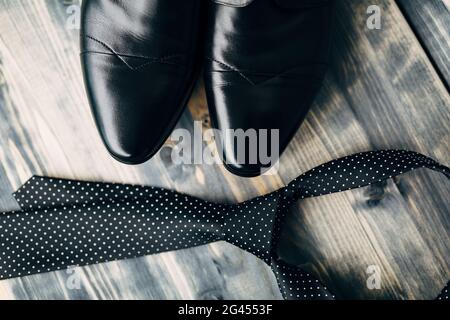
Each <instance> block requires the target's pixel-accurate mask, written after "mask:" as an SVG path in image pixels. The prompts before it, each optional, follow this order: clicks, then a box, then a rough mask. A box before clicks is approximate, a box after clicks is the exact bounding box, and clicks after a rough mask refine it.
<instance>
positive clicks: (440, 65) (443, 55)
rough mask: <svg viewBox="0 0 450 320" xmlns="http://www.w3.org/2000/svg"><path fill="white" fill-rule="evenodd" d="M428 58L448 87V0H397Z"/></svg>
mask: <svg viewBox="0 0 450 320" xmlns="http://www.w3.org/2000/svg"><path fill="white" fill-rule="evenodd" d="M397 2H398V3H399V6H400V8H401V9H402V11H403V13H404V14H405V16H406V18H407V19H408V22H409V23H410V25H411V27H412V28H413V30H414V32H415V33H416V35H417V38H418V39H419V40H420V41H421V43H422V45H423V47H424V49H425V50H426V52H427V54H428V56H429V57H430V60H431V61H432V62H433V63H434V65H435V66H436V69H437V71H439V73H440V74H441V77H442V79H443V80H444V82H445V84H446V85H447V89H448V88H450V1H448V0H428V1H420V0H397Z"/></svg>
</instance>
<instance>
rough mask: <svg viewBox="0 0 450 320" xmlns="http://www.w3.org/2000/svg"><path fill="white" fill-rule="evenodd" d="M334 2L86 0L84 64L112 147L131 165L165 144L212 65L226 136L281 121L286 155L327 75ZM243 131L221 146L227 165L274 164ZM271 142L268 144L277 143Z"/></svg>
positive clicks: (214, 103)
mask: <svg viewBox="0 0 450 320" xmlns="http://www.w3.org/2000/svg"><path fill="white" fill-rule="evenodd" d="M332 2H333V0H183V1H180V0H126V1H120V0H85V1H83V10H82V32H81V50H82V52H81V57H82V65H83V72H84V77H85V84H86V88H87V92H88V97H89V101H90V104H91V107H92V110H93V114H94V117H95V120H96V123H97V126H98V128H99V131H100V133H101V136H102V138H103V141H104V143H105V145H106V147H107V149H108V151H109V152H110V153H111V155H112V156H113V157H114V158H116V159H117V160H119V161H121V162H124V163H127V164H139V163H142V162H145V161H146V160H148V159H150V158H151V157H152V156H153V155H154V154H155V153H156V152H158V150H159V149H160V148H161V146H162V145H163V144H164V142H165V141H166V139H167V138H168V136H169V135H170V134H171V132H172V130H173V128H174V126H175V125H176V123H177V121H178V119H179V116H180V115H181V113H182V111H183V109H184V107H185V105H186V103H187V101H188V99H189V97H190V94H191V92H192V89H193V86H194V83H195V82H196V79H197V76H198V74H199V71H200V69H201V67H202V66H203V68H204V82H205V87H206V92H207V99H208V105H209V109H210V115H211V118H212V123H213V126H214V127H215V128H216V129H219V130H220V132H222V133H224V135H225V136H226V135H231V134H232V133H233V132H235V131H233V130H240V129H242V130H243V131H244V132H246V131H247V130H249V129H253V130H256V131H258V130H278V134H279V143H278V144H275V145H277V147H278V148H279V150H266V151H268V153H273V152H278V153H279V154H281V152H283V150H284V149H285V148H286V146H287V144H288V143H289V140H290V139H291V138H292V136H293V135H294V133H295V132H296V130H297V129H298V127H299V125H300V124H301V122H302V121H303V119H304V117H305V115H306V113H307V111H308V109H309V107H310V105H311V103H312V101H313V99H314V97H315V95H316V93H317V91H318V89H319V87H320V85H321V83H322V80H323V78H324V75H325V70H326V66H327V62H328V55H329V48H330V33H331V32H330V29H331V18H332V10H333V9H332V5H333V4H332ZM233 140H234V139H233V137H231V138H230V139H224V140H223V141H225V142H224V143H225V145H222V146H221V149H220V150H223V154H222V156H223V157H222V159H223V161H224V163H225V165H226V167H227V168H228V169H229V170H230V171H231V172H233V173H235V174H238V175H240V176H246V177H251V176H257V175H259V174H261V172H262V171H263V170H264V169H266V168H265V167H267V166H268V165H267V164H266V163H262V162H261V161H259V159H257V161H256V162H255V161H254V160H252V161H249V157H244V158H243V157H241V156H239V155H238V154H237V153H238V152H242V149H239V150H238V148H236V146H235V143H234V142H235V141H233ZM247 142H248V141H247ZM266 143H267V145H266V146H264V145H262V144H261V143H259V144H258V149H259V148H262V149H264V148H267V149H270V148H271V146H272V145H273V144H271V143H270V139H267V140H266ZM227 144H229V145H227ZM252 147H254V146H251V145H250V144H249V143H247V144H245V148H244V149H245V151H249V149H250V148H252ZM243 159H244V161H242V160H243ZM271 164H273V163H271ZM271 164H269V166H270V165H271Z"/></svg>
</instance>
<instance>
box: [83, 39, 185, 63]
mask: <svg viewBox="0 0 450 320" xmlns="http://www.w3.org/2000/svg"><path fill="white" fill-rule="evenodd" d="M84 37H86V38H88V39H90V40H92V41H95V42H97V43H99V44H100V45H102V46H103V47H105V48H106V49H107V50H108V51H110V53H107V52H99V51H92V50H86V51H83V52H81V54H104V55H111V56H115V57H117V58H118V59H119V60H120V61H121V62H122V63H123V64H125V65H126V66H127V67H128V68H130V69H131V70H133V71H136V70H139V69H142V68H144V67H146V66H148V65H149V64H152V63H158V62H159V63H165V64H171V65H180V66H182V65H181V64H179V63H175V62H172V63H171V62H169V61H167V60H170V59H173V58H177V57H182V56H183V55H182V54H171V55H166V56H163V57H160V58H155V57H147V56H137V55H130V54H122V53H118V52H116V51H115V50H114V49H113V48H111V47H110V46H109V45H107V44H106V43H105V42H103V41H101V40H98V39H96V38H94V37H92V36H89V35H85V36H84ZM124 57H125V58H136V59H145V60H151V61H148V62H146V63H144V64H142V65H139V66H137V67H133V66H132V65H130V64H129V63H127V62H126V61H125V59H124Z"/></svg>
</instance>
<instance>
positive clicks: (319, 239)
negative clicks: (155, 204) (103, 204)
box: [0, 0, 450, 299]
mask: <svg viewBox="0 0 450 320" xmlns="http://www.w3.org/2000/svg"><path fill="white" fill-rule="evenodd" d="M337 2H338V8H337V19H336V28H335V46H334V54H333V60H332V67H331V70H330V72H329V75H328V77H327V79H326V81H325V84H324V87H323V90H322V91H321V93H320V95H319V96H318V98H317V100H316V102H315V105H314V107H313V109H312V110H311V112H310V113H309V116H308V118H307V121H306V122H305V123H304V124H303V126H302V127H301V129H300V130H299V132H298V134H297V135H296V137H295V139H294V141H293V142H292V143H291V145H290V147H289V149H288V150H287V152H286V153H285V154H284V156H283V158H282V161H281V169H280V172H279V174H278V175H274V176H266V177H261V178H256V179H241V178H238V177H235V176H233V175H231V174H229V173H228V172H226V171H225V170H224V169H223V168H222V167H220V166H187V165H186V166H179V165H175V164H174V163H171V161H170V157H169V156H168V153H169V152H170V145H168V146H167V147H165V148H164V149H163V150H162V151H161V153H160V154H159V155H158V156H156V157H155V158H154V159H152V160H151V161H149V162H148V163H146V164H144V165H141V166H137V167H130V166H125V165H121V164H119V163H117V162H116V161H114V160H112V159H111V158H110V157H109V156H108V154H107V153H106V151H105V149H104V148H103V146H102V143H101V141H100V139H99V137H98V135H97V132H96V129H95V127H94V124H93V121H92V119H91V115H90V111H89V107H88V104H87V101H86V96H85V92H84V89H83V83H82V77H81V71H80V65H79V55H78V53H79V48H78V31H77V30H70V29H68V28H67V26H66V24H67V19H68V13H67V9H68V8H70V7H69V5H70V4H73V3H75V4H76V3H77V1H63V0H0V211H8V210H12V209H16V208H17V204H16V203H15V201H14V200H13V199H12V197H11V193H12V192H13V191H14V190H15V189H16V188H18V187H19V186H20V185H21V184H22V183H23V182H24V181H26V180H27V179H28V178H29V177H30V176H32V175H34V174H40V175H49V176H55V177H63V178H76V179H87V180H102V181H113V182H126V183H140V184H147V185H158V186H164V187H167V188H172V189H176V190H178V191H181V192H185V193H189V194H192V195H195V196H199V197H202V198H205V199H209V200H216V201H226V202H237V201H243V200H246V199H249V198H251V197H254V196H257V195H261V194H264V193H267V192H269V191H272V190H275V189H276V188H279V187H281V186H283V185H285V184H286V183H288V182H289V181H290V180H291V179H293V178H295V177H296V176H297V175H299V174H301V173H302V172H304V171H306V170H308V169H310V168H312V167H313V166H316V165H318V164H321V163H323V162H325V161H328V160H331V159H333V158H336V157H340V156H344V155H348V154H351V153H355V152H359V151H366V150H372V149H382V148H405V149H411V150H415V151H419V152H422V153H424V154H427V155H430V156H431V157H434V158H435V159H437V160H439V161H441V162H443V163H444V164H447V165H449V164H450V157H449V147H450V95H449V91H448V88H449V83H450V72H449V67H450V49H449V45H450V9H449V8H447V7H446V3H447V4H448V3H449V2H448V1H442V0H399V1H397V2H396V1H394V0H337ZM373 4H376V5H379V6H380V8H381V14H382V15H381V18H382V28H381V30H369V29H368V28H367V27H366V20H367V18H368V15H367V14H366V10H367V8H368V6H370V5H373ZM193 119H201V120H203V121H204V124H205V126H208V125H209V121H208V116H207V110H206V103H205V99H204V93H203V90H202V87H201V85H199V88H198V90H197V91H196V93H195V95H194V97H193V99H192V100H191V102H190V104H189V110H188V111H187V112H186V113H185V114H184V116H183V118H182V120H181V121H180V123H179V126H180V127H185V128H190V129H192V120H193ZM449 199H450V184H449V183H448V182H447V181H446V180H445V178H443V177H441V176H440V175H438V174H435V173H430V172H427V171H417V172H415V173H413V174H407V175H404V176H402V177H400V178H397V179H394V180H390V181H388V182H387V183H386V184H380V185H376V186H372V187H369V188H365V189H361V190H357V191H350V192H345V193H342V194H337V195H332V196H326V197H323V198H317V199H311V200H307V201H303V202H301V203H299V205H298V208H296V210H294V211H293V212H292V214H291V216H290V217H289V223H288V227H287V228H286V230H285V231H284V233H283V246H281V248H280V251H281V254H282V255H283V256H285V257H286V258H287V259H289V260H292V261H296V262H298V263H299V264H303V265H304V266H305V267H306V268H308V269H310V270H311V271H312V272H314V273H316V274H317V275H318V276H319V277H320V278H321V279H322V281H323V282H324V283H326V284H327V285H328V286H329V287H330V288H331V289H332V290H333V291H334V292H335V293H336V295H337V296H340V297H343V298H349V299H361V298H366V299H376V298H377V299H378V298H379V299H431V298H433V297H435V296H436V295H437V294H438V292H439V291H440V289H441V288H442V287H443V286H444V284H445V283H446V282H447V280H449V279H450V242H449V240H450V239H449V238H450V237H449V230H450V219H449V218H450V217H449V216H450V215H449V204H450V201H449ZM370 266H377V268H379V270H380V272H381V273H380V277H381V289H379V290H370V289H368V287H367V285H366V281H367V278H368V277H369V276H370V274H368V273H367V270H368V268H369V267H370ZM80 274H81V288H80V289H79V290H70V289H68V288H67V286H66V282H67V279H68V277H69V275H68V274H67V273H66V272H64V271H61V272H54V273H49V274H41V275H35V276H30V277H25V278H22V279H13V280H7V281H1V282H0V298H1V299H212V298H214V299H216V298H217V299H279V298H281V297H280V294H279V292H278V288H277V286H276V283H275V279H274V276H273V275H272V273H271V271H270V270H269V269H268V268H267V267H266V266H265V265H264V264H263V263H262V262H261V261H259V260H257V259H256V258H254V257H253V256H251V255H250V254H246V253H244V252H242V251H240V250H239V249H237V248H235V247H233V246H231V245H228V244H226V243H215V244H211V245H208V246H203V247H199V248H195V249H189V250H183V251H179V252H172V253H164V254H160V255H157V256H150V257H143V258H140V259H134V260H128V261H120V262H112V263H106V264H102V265H97V266H90V267H85V268H82V269H80Z"/></svg>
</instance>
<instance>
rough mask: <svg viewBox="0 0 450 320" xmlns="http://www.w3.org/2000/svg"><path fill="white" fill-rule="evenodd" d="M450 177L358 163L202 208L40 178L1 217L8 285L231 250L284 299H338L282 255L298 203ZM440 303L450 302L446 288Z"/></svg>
mask: <svg viewBox="0 0 450 320" xmlns="http://www.w3.org/2000/svg"><path fill="white" fill-rule="evenodd" d="M418 168H428V169H431V170H435V171H438V172H441V173H443V174H444V175H446V176H447V177H448V178H450V170H449V169H448V168H447V167H445V166H442V165H439V164H438V163H437V162H435V161H434V160H432V159H430V158H427V157H425V156H423V155H420V154H418V153H415V152H409V151H401V150H387V151H376V152H367V153H360V154H355V155H352V156H349V157H344V158H341V159H338V160H334V161H331V162H329V163H326V164H324V165H322V166H319V167H317V168H315V169H312V170H311V171H309V172H307V173H305V174H303V175H302V176H300V177H298V178H297V179H295V180H294V181H292V182H291V183H290V184H289V185H288V186H287V187H285V188H282V189H280V190H278V191H276V192H273V193H271V194H268V195H265V196H261V197H258V198H255V199H252V200H249V201H246V202H244V203H241V204H236V205H226V204H217V203H212V202H208V201H203V200H200V199H197V198H194V197H191V196H188V195H183V194H180V193H177V192H174V191H170V190H166V189H161V188H155V187H144V186H133V185H121V184H112V183H100V182H82V181H72V180H63V179H52V178H46V177H33V178H31V179H30V180H29V181H28V182H27V183H25V184H24V186H22V187H21V188H20V189H19V190H18V191H17V192H16V193H15V194H14V197H15V198H16V199H17V201H18V203H19V205H20V206H21V208H22V210H21V211H17V212H8V213H2V214H0V279H8V278H14V277H21V276H27V275H31V274H36V273H43V272H50V271H55V270H61V269H64V268H68V267H73V266H84V265H90V264H97V263H102V262H107V261H113V260H119V259H127V258H134V257H140V256H144V255H150V254H156V253H161V252H167V251H172V250H178V249H185V248H191V247H195V246H200V245H204V244H208V243H211V242H215V241H221V240H224V241H227V242H229V243H231V244H234V245H236V246H237V247H239V248H241V249H243V250H245V251H248V252H250V253H252V254H254V255H255V256H256V257H258V258H260V259H262V260H263V261H264V262H265V263H267V264H268V265H269V266H270V267H271V268H272V270H273V272H274V274H275V276H276V279H277V282H278V285H279V288H280V290H281V293H282V295H283V297H284V298H285V299H305V300H312V299H320V300H322V299H334V298H335V297H334V296H333V294H332V293H330V292H329V291H328V290H327V288H326V287H325V286H324V285H323V284H321V283H320V282H319V281H318V280H317V279H316V278H314V277H313V276H312V275H311V274H308V273H307V272H305V271H304V270H302V269H300V268H298V267H297V266H294V265H290V264H288V263H287V262H285V261H283V260H282V259H280V258H279V257H278V256H277V246H278V240H279V238H280V233H281V230H282V227H283V223H284V220H285V216H286V214H287V213H288V212H289V209H290V208H291V207H292V206H293V205H294V204H295V203H296V202H297V201H298V200H301V199H305V198H310V197H317V196H322V195H326V194H331V193H335V192H341V191H345V190H350V189H355V188H361V187H364V186H368V185H370V184H373V183H377V182H380V181H383V180H386V179H389V178H392V177H394V176H397V175H400V174H402V173H405V172H408V171H411V170H414V169H418ZM439 299H441V300H445V299H448V291H447V289H444V291H443V292H442V294H441V295H440V296H439Z"/></svg>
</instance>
